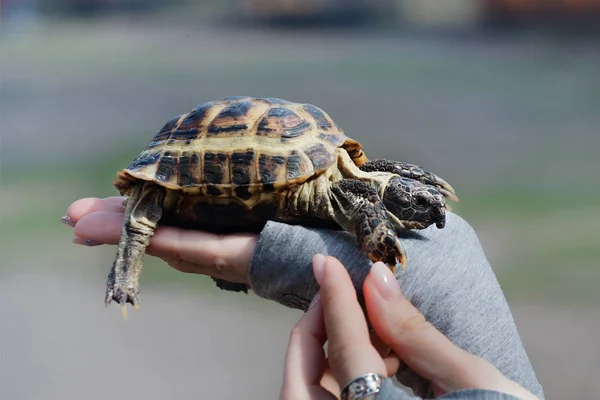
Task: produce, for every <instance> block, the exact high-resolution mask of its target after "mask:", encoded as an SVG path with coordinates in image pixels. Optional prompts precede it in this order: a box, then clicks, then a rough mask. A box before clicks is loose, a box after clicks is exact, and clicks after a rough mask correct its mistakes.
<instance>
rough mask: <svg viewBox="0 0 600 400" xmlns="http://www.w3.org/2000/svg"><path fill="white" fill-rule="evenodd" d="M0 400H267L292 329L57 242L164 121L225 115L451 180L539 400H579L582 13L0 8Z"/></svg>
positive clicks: (598, 218) (597, 22)
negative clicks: (74, 208)
mask: <svg viewBox="0 0 600 400" xmlns="http://www.w3.org/2000/svg"><path fill="white" fill-rule="evenodd" d="M0 23H1V26H0V68H1V79H2V81H1V87H0V89H1V92H0V113H1V114H0V118H1V120H0V129H1V142H0V144H1V161H2V165H1V172H2V177H1V178H2V191H1V204H2V206H1V208H0V210H1V218H2V222H1V225H0V226H1V228H2V229H1V233H0V235H1V237H0V243H1V251H0V262H1V268H2V290H1V292H0V293H1V296H2V300H1V301H0V308H1V310H2V324H1V337H0V338H1V340H2V362H1V363H0V364H1V365H0V368H1V373H0V376H1V379H2V385H1V388H0V398H2V399H13V400H20V399H59V398H60V399H84V398H85V399H88V400H95V399H106V398H112V397H113V396H116V395H117V393H118V395H119V397H120V398H134V399H135V398H144V399H163V398H178V399H192V398H209V397H210V398H223V399H230V398H249V399H262V398H276V396H277V393H278V390H279V385H280V382H281V381H280V379H281V368H282V361H283V356H284V351H285V346H286V344H287V339H288V334H289V331H290V328H291V327H292V326H293V324H294V323H295V321H296V320H297V319H298V318H299V317H300V315H301V313H300V312H298V311H296V310H289V309H286V308H284V307H282V306H279V305H277V304H272V303H270V302H266V301H263V300H260V299H258V298H257V297H256V296H254V295H249V296H246V295H241V294H232V293H225V292H220V291H218V290H217V289H215V288H214V285H213V284H212V282H211V281H210V280H208V279H206V278H204V277H200V276H188V275H183V274H181V273H178V272H175V271H172V270H171V269H170V268H168V267H167V266H166V265H165V264H163V263H161V262H158V261H156V260H151V259H149V260H148V261H147V263H146V269H145V274H144V276H143V278H142V287H143V289H142V296H143V298H142V309H141V312H139V313H135V314H133V315H131V317H130V319H129V321H128V322H127V323H123V321H122V319H121V316H120V313H119V311H118V309H117V308H116V307H115V308H109V309H108V310H106V309H104V307H103V306H102V301H103V296H104V285H105V281H106V275H107V273H108V270H109V268H110V265H111V263H112V260H113V257H114V248H112V247H95V248H82V247H79V246H75V245H73V244H71V243H70V240H71V235H72V233H71V229H69V228H67V227H65V226H62V225H61V224H60V217H61V216H62V215H63V214H64V212H65V210H66V208H67V206H68V205H69V204H70V203H71V202H72V201H74V200H76V199H78V198H81V197H103V196H111V195H115V194H117V192H116V190H115V189H114V188H113V186H112V184H111V182H112V179H113V178H114V176H115V173H116V171H118V170H120V169H121V168H123V167H125V166H126V165H128V163H129V162H130V161H131V160H132V159H133V158H134V157H135V155H136V154H137V153H138V152H139V151H140V150H141V149H142V148H143V147H144V146H145V145H146V144H147V143H148V141H149V140H150V138H151V137H152V136H153V134H154V133H155V132H156V131H157V130H158V129H159V128H160V127H161V126H162V125H163V124H164V123H165V122H166V121H167V120H168V119H169V118H170V117H171V116H173V115H176V114H181V113H184V112H187V111H188V110H189V109H190V108H192V107H193V106H194V105H196V104H198V103H202V102H205V101H209V100H214V99H218V98H221V97H225V96H230V95H251V96H265V97H267V96H268V97H282V98H285V99H288V100H293V101H298V102H309V103H313V104H315V105H317V106H319V107H322V108H324V109H325V110H326V111H327V112H328V113H330V115H331V116H332V117H333V118H334V119H335V121H336V122H337V123H338V124H340V125H341V126H342V128H343V129H344V130H345V131H346V132H347V133H348V135H350V136H351V137H353V138H356V139H358V140H360V141H361V142H362V143H363V144H364V146H365V148H366V150H367V152H368V154H369V156H370V157H371V158H380V157H382V158H383V157H387V158H391V159H398V160H404V161H408V162H413V163H417V164H420V165H422V166H423V167H426V168H427V169H429V170H431V171H435V172H436V173H438V174H440V175H441V176H442V177H444V178H445V179H447V180H448V181H450V182H451V183H452V184H453V186H454V187H455V188H456V189H457V191H458V194H459V195H460V197H461V203H459V204H458V205H457V206H456V207H455V211H456V212H457V213H459V214H461V215H462V216H463V217H464V218H466V219H467V220H468V221H469V222H470V223H471V224H472V225H473V226H474V227H475V229H476V230H477V232H478V233H479V235H480V239H481V241H482V244H483V246H484V248H485V250H486V253H487V255H488V257H489V259H490V261H491V263H492V265H493V266H494V269H495V271H496V273H497V275H498V278H499V280H500V282H501V284H502V286H503V288H504V290H505V293H506V296H507V298H508V300H509V303H510V304H511V307H512V309H513V312H514V315H515V319H516V321H517V324H518V326H519V329H520V332H521V334H522V336H523V340H524V342H525V346H526V348H527V350H528V352H529V355H530V357H531V360H532V362H533V364H534V367H535V368H536V371H537V373H538V375H539V378H540V380H541V382H542V384H543V385H544V387H545V390H546V394H547V398H578V399H596V398H598V393H599V392H600V381H599V380H598V377H599V376H600V344H599V343H598V332H599V331H600V291H599V290H598V284H599V282H600V268H599V266H600V265H599V264H600V263H599V261H598V255H599V254H598V253H599V248H600V233H599V226H600V200H599V195H600V185H599V184H598V183H599V182H600V180H599V178H598V173H599V172H600V155H599V154H600V46H599V45H600V1H598V0H577V1H575V0H570V1H567V0H564V1H542V0H527V1H525V0H371V1H367V0H354V1H344V0H280V1H275V0H235V1H234V0H226V1H217V0H212V1H211V0H204V1H186V0H175V1H166V0H146V1H142V0H122V1H117V0H45V1H41V0H40V1H35V0H2V1H1V19H0Z"/></svg>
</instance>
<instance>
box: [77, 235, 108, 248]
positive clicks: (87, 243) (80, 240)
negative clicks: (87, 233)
mask: <svg viewBox="0 0 600 400" xmlns="http://www.w3.org/2000/svg"><path fill="white" fill-rule="evenodd" d="M71 242H73V243H75V244H81V245H83V246H89V247H92V246H100V245H101V244H102V243H100V242H94V241H93V240H90V239H84V238H80V237H79V236H73V239H72V240H71Z"/></svg>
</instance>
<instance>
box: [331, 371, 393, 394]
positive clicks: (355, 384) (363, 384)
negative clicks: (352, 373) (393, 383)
mask: <svg viewBox="0 0 600 400" xmlns="http://www.w3.org/2000/svg"><path fill="white" fill-rule="evenodd" d="M384 379H386V377H385V376H383V375H380V374H375V373H368V374H364V375H361V376H359V377H357V378H356V379H354V380H353V381H352V382H350V383H349V384H347V385H346V387H345V388H344V390H342V399H341V400H361V399H365V397H367V396H371V395H375V394H377V393H378V392H379V389H380V388H381V384H382V382H383V380H384Z"/></svg>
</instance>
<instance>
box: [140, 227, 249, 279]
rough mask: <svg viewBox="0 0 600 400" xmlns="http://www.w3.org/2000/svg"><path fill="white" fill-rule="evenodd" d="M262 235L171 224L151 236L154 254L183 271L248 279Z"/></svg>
mask: <svg viewBox="0 0 600 400" xmlns="http://www.w3.org/2000/svg"><path fill="white" fill-rule="evenodd" d="M257 241H258V235H255V234H243V233H240V234H235V235H225V236H221V235H215V234H212V233H207V232H202V231H195V230H184V229H179V228H174V227H169V226H164V227H159V228H158V229H157V230H156V233H155V234H154V236H153V237H152V239H151V240H150V246H149V247H148V251H149V253H150V254H152V255H154V256H157V257H160V258H162V259H163V260H165V261H167V262H168V263H169V265H171V266H172V267H174V268H175V269H178V270H180V271H183V272H191V273H198V274H204V275H209V276H212V277H214V278H221V279H226V280H228V281H229V282H234V283H248V277H247V275H248V266H249V265H250V261H251V259H252V255H253V254H254V249H255V248H256V243H257Z"/></svg>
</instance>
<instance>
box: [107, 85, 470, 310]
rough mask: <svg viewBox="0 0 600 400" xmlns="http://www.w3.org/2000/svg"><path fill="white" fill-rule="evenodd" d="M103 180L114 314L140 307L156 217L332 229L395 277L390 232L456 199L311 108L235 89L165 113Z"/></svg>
mask: <svg viewBox="0 0 600 400" xmlns="http://www.w3.org/2000/svg"><path fill="white" fill-rule="evenodd" d="M113 183H114V186H115V187H116V188H117V189H118V190H119V192H120V193H121V194H122V195H125V196H127V199H126V200H125V219H124V222H123V228H122V233H121V238H120V241H119V244H118V248H117V254H116V258H115V261H114V263H113V266H112V269H111V271H110V274H109V277H108V282H107V290H106V297H105V303H106V305H107V306H108V305H109V304H110V303H111V301H112V300H115V301H116V302H118V303H120V304H121V306H122V308H123V311H124V312H125V305H126V303H131V304H132V305H133V307H134V308H135V309H136V310H137V309H138V307H139V279H140V275H141V270H142V264H143V255H144V252H145V248H146V246H147V245H148V244H149V241H150V238H151V236H152V235H153V233H154V230H155V228H156V227H157V225H158V224H159V223H160V224H162V225H171V226H178V227H182V228H186V229H201V230H207V231H212V232H220V233H226V232H260V230H261V229H262V228H263V227H264V225H265V223H266V222H267V221H268V220H274V221H280V222H284V223H290V224H302V225H307V226H318V227H327V228H332V229H342V230H345V231H347V232H349V233H351V234H352V235H354V237H355V238H356V241H357V243H358V245H360V247H361V249H362V250H363V251H364V253H365V254H366V255H367V256H368V257H369V258H370V259H371V260H372V261H373V262H375V261H383V262H385V263H386V264H387V265H388V266H389V268H390V269H391V270H392V271H393V272H396V266H397V264H398V263H399V264H400V265H401V266H402V267H403V268H404V267H405V265H406V254H405V252H404V250H403V248H402V244H401V242H400V240H399V238H398V235H397V232H399V231H400V230H405V229H423V228H426V227H428V226H430V225H432V224H434V223H435V224H436V226H437V227H438V228H439V229H442V228H443V227H444V224H445V211H446V209H448V208H449V207H448V206H447V205H446V198H448V199H451V200H454V201H458V198H457V197H456V194H455V191H454V189H453V188H452V186H450V185H449V184H448V183H447V182H446V181H444V180H443V179H442V178H440V177H438V176H437V175H435V174H433V173H430V172H427V171H425V170H423V169H422V168H421V167H419V166H417V165H414V164H408V163H405V162H398V161H390V160H372V161H370V160H369V159H368V158H367V157H366V156H365V154H364V152H363V151H362V146H361V144H360V143H359V142H357V141H356V140H353V139H351V138H349V137H348V136H346V135H345V134H344V132H343V130H342V129H341V128H340V127H339V126H338V125H337V124H336V123H335V122H334V121H333V120H332V119H331V117H330V116H329V115H328V114H327V113H326V112H325V111H323V110H322V109H320V108H318V107H316V106H314V105H311V104H301V103H294V102H290V101H286V100H282V99H277V98H253V97H245V96H235V97H227V98H224V99H221V100H217V101H212V102H207V103H204V104H200V105H198V106H196V107H195V108H194V109H192V110H191V111H190V112H188V113H186V114H182V115H178V116H176V117H173V118H172V119H171V120H169V121H168V122H167V123H166V124H165V125H164V126H163V127H162V129H161V130H160V131H159V132H158V133H157V134H156V135H155V136H154V138H153V139H152V142H151V143H150V144H149V145H148V146H147V147H146V148H145V149H144V150H143V151H142V152H141V153H140V154H139V155H138V156H137V157H136V158H135V159H134V160H133V162H132V163H131V164H130V165H129V166H128V167H127V168H126V169H124V170H123V171H121V172H119V173H118V174H117V178H116V179H115V181H114V182H113ZM215 281H216V282H217V285H218V286H219V287H220V288H222V289H226V290H233V291H245V292H247V290H248V287H246V285H245V284H240V283H232V282H226V281H223V280H218V279H215Z"/></svg>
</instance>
